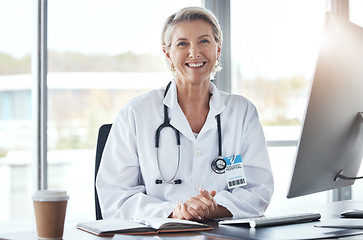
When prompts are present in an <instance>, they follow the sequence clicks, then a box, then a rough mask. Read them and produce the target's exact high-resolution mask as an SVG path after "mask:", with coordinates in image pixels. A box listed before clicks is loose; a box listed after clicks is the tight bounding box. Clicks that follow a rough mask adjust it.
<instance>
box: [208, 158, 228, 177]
mask: <svg viewBox="0 0 363 240" xmlns="http://www.w3.org/2000/svg"><path fill="white" fill-rule="evenodd" d="M226 165H227V163H226V161H225V160H224V159H223V158H222V157H218V158H216V159H214V160H213V162H212V164H211V167H212V170H213V172H215V173H218V174H222V173H224V171H225V169H226Z"/></svg>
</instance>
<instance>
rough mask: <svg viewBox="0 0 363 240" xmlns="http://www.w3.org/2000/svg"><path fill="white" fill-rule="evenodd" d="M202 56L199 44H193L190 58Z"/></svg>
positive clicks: (190, 49)
mask: <svg viewBox="0 0 363 240" xmlns="http://www.w3.org/2000/svg"><path fill="white" fill-rule="evenodd" d="M199 57H200V49H199V47H198V45H196V44H191V45H190V48H189V58H199Z"/></svg>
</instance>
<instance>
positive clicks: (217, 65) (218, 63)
mask: <svg viewBox="0 0 363 240" xmlns="http://www.w3.org/2000/svg"><path fill="white" fill-rule="evenodd" d="M219 65H221V62H220V61H219V58H217V61H216V64H215V66H216V67H219Z"/></svg>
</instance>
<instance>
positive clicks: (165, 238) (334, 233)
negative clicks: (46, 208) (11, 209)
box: [0, 201, 363, 240]
mask: <svg viewBox="0 0 363 240" xmlns="http://www.w3.org/2000/svg"><path fill="white" fill-rule="evenodd" d="M353 208H359V209H363V201H341V202H331V203H326V204H316V205H313V206H311V205H308V206H299V207H298V208H294V209H291V208H290V209H283V208H282V209H280V210H279V211H278V212H277V211H276V212H275V211H272V214H276V215H281V214H293V213H298V212H319V213H321V216H322V218H321V221H322V222H323V221H324V220H329V219H334V218H340V213H341V212H342V211H345V210H348V209H353ZM316 223H317V222H310V223H301V224H295V225H285V226H276V227H266V228H257V229H250V228H246V227H235V226H223V225H221V226H218V224H217V223H216V222H213V223H211V224H212V225H213V227H214V229H213V230H211V231H206V232H200V233H169V234H159V235H158V239H160V240H171V239H172V240H176V239H181V240H217V239H222V240H228V239H236V238H237V239H269V240H273V239H279V240H283V239H302V238H304V239H309V238H310V239H316V238H317V237H324V238H329V239H338V237H339V239H344V240H356V239H363V230H344V229H336V228H316V227H314V224H316ZM344 236H345V237H344ZM0 239H12V240H18V239H19V240H20V239H22V240H28V239H29V240H33V239H37V235H36V232H35V231H31V232H19V233H8V234H0ZM63 239H64V240H71V239H82V240H100V239H113V240H121V239H123V240H152V239H155V237H154V236H127V235H115V236H114V237H97V236H95V235H92V234H89V233H86V232H84V231H81V230H78V229H76V228H75V227H74V228H66V229H65V231H64V236H63Z"/></svg>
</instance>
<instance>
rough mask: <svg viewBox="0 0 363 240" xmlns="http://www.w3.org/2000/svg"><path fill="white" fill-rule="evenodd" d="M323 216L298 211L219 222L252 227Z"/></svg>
mask: <svg viewBox="0 0 363 240" xmlns="http://www.w3.org/2000/svg"><path fill="white" fill-rule="evenodd" d="M320 218H321V215H320V213H298V214H289V215H281V216H270V217H266V216H263V217H256V218H243V219H232V220H223V221H220V222H219V224H222V225H247V226H248V225H249V227H250V228H256V227H268V226H278V225H285V224H296V223H303V222H310V221H317V220H319V219H320Z"/></svg>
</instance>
